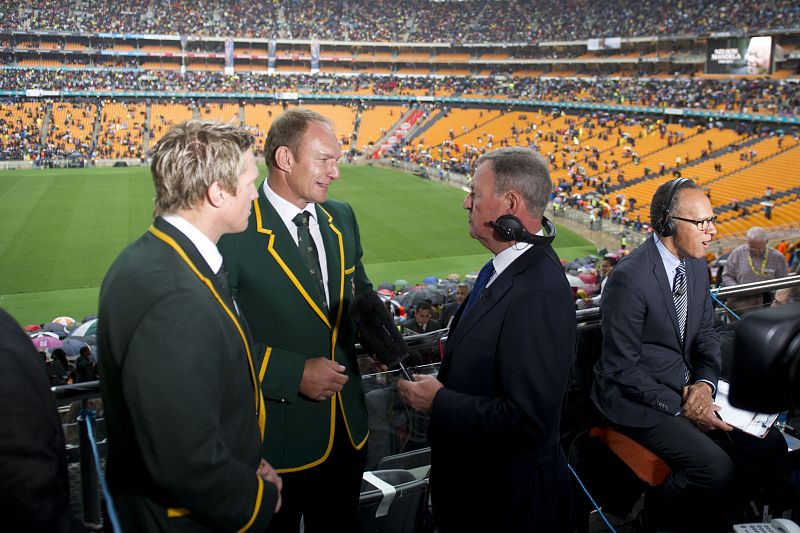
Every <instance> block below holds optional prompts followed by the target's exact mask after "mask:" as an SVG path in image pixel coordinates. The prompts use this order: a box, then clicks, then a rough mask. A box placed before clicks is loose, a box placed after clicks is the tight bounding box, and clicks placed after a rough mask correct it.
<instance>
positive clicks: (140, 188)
mask: <svg viewBox="0 0 800 533" xmlns="http://www.w3.org/2000/svg"><path fill="white" fill-rule="evenodd" d="M261 170H262V175H265V169H264V168H263V166H262V168H261ZM153 194H154V192H153V185H152V181H151V179H150V173H149V169H148V168H146V167H128V168H93V169H63V170H12V171H4V172H0V227H2V229H3V231H2V232H0V307H3V308H5V309H6V310H8V312H9V313H11V314H12V315H13V316H14V317H15V318H16V319H17V320H18V321H19V322H20V323H22V324H23V325H24V324H28V323H41V322H46V321H49V320H51V319H52V318H54V317H56V316H59V315H69V316H72V317H74V318H76V319H78V320H80V319H82V318H83V317H84V316H86V315H89V314H95V313H96V312H97V296H98V288H99V285H100V282H101V281H102V279H103V276H104V275H105V272H106V270H107V269H108V267H109V265H110V264H111V262H112V261H113V260H114V258H115V257H116V256H117V254H119V252H120V251H121V250H122V249H123V248H124V247H125V246H126V245H127V244H128V243H130V242H131V241H133V240H134V239H136V238H137V237H139V235H141V234H142V233H143V232H144V231H145V230H146V229H147V227H148V225H149V224H150V222H151V220H152V211H153ZM464 194H465V193H464V192H463V191H461V190H459V189H456V188H452V187H449V186H447V185H443V184H440V183H437V182H433V181H429V180H425V179H421V178H418V177H416V176H412V175H410V174H406V173H403V172H397V171H394V170H390V169H385V168H379V167H351V166H346V165H343V166H342V179H340V180H339V181H337V182H336V183H334V185H333V187H332V188H331V197H333V198H339V199H343V200H346V201H348V202H349V203H350V204H352V205H353V208H354V209H355V211H356V216H357V217H358V220H359V225H360V228H361V238H362V244H363V247H364V263H365V265H366V269H367V273H368V274H369V276H370V278H371V279H372V282H373V284H374V285H375V286H377V285H378V284H379V283H381V282H384V281H395V280H397V279H405V280H408V281H409V282H411V283H416V282H419V281H421V280H422V279H423V278H425V277H427V276H438V277H444V276H446V275H448V274H450V273H458V274H460V275H461V276H462V277H463V276H464V275H465V274H467V273H469V272H476V271H477V270H479V269H480V267H481V265H483V263H485V262H486V260H487V259H488V258H489V253H488V252H487V251H486V250H485V249H484V248H483V247H482V246H480V244H478V243H477V242H476V241H474V240H473V239H471V238H470V237H469V234H468V233H467V215H466V211H464V209H463V208H462V207H461V204H462V201H463V200H464ZM554 244H555V246H556V249H557V251H558V253H559V256H560V257H561V258H563V259H568V260H569V259H574V258H575V257H578V256H582V255H587V254H591V253H594V251H595V246H594V245H593V244H592V243H590V242H589V241H586V240H585V239H583V238H581V237H579V236H577V235H575V234H574V233H572V232H570V231H568V230H566V229H563V228H559V234H558V237H557V238H556V241H555V243H554Z"/></svg>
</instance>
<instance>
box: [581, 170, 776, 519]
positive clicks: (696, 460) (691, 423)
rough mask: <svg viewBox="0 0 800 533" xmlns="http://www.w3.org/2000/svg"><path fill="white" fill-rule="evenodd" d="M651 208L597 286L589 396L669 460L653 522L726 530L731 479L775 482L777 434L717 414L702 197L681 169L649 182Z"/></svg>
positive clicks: (707, 218) (651, 500)
mask: <svg viewBox="0 0 800 533" xmlns="http://www.w3.org/2000/svg"><path fill="white" fill-rule="evenodd" d="M650 217H651V220H652V224H653V228H654V229H655V234H654V236H653V237H652V238H650V239H648V240H647V241H646V242H645V243H644V244H642V245H641V246H639V247H638V248H637V249H636V250H634V251H633V252H632V253H631V254H630V255H629V256H628V257H626V258H624V259H623V260H622V261H620V262H619V264H618V265H617V267H616V268H615V269H614V271H613V272H612V274H611V276H610V277H609V279H608V283H607V284H606V287H605V290H604V291H603V299H602V300H601V303H600V309H601V311H602V315H603V322H602V331H603V353H602V356H601V358H600V360H599V361H598V363H597V365H596V366H595V384H594V388H593V390H592V399H593V400H594V403H595V404H596V405H597V407H598V408H599V409H600V411H601V413H602V414H603V415H604V416H605V417H606V418H607V419H608V420H609V421H610V422H611V423H612V424H613V425H614V426H615V427H616V428H617V429H619V430H620V431H621V432H622V433H624V434H626V435H628V436H629V437H631V438H633V439H634V440H636V441H637V442H639V443H641V444H642V445H644V446H645V447H646V448H648V449H650V450H651V451H653V452H654V453H655V454H656V455H658V456H659V457H661V458H662V459H663V460H664V461H665V462H666V463H667V464H668V465H669V467H670V468H671V470H672V472H671V474H670V475H669V476H668V477H667V479H666V480H665V481H664V483H663V484H662V485H661V486H659V487H657V488H656V489H655V490H654V491H652V492H651V493H649V494H648V503H647V504H646V506H645V510H646V512H647V513H648V516H647V519H648V520H650V517H651V516H652V518H653V520H654V522H655V524H651V525H656V524H657V525H659V526H661V527H670V528H675V529H678V530H681V531H683V530H685V529H688V530H697V531H706V532H709V531H729V530H730V519H731V517H730V512H729V511H727V510H726V509H725V503H726V498H729V497H730V496H731V493H730V492H729V489H731V488H735V487H737V486H741V487H746V486H747V483H748V482H749V483H754V482H758V481H759V480H767V483H769V482H773V483H777V477H776V476H777V475H778V468H779V465H780V462H781V458H782V456H783V455H784V454H785V453H786V444H785V443H784V442H783V438H782V437H781V435H780V434H779V433H777V432H776V431H772V432H770V433H769V434H768V435H767V438H765V439H764V440H763V441H762V440H760V439H757V438H755V437H752V436H750V435H747V434H745V433H742V432H740V431H732V429H733V428H731V426H729V425H728V424H726V423H725V422H723V421H722V420H721V419H720V418H718V417H717V416H716V411H717V410H718V407H717V406H716V405H715V404H714V394H715V393H716V387H717V379H718V377H719V372H720V342H719V336H718V335H717V332H716V331H715V330H714V314H713V309H712V306H711V299H710V297H709V293H708V289H709V283H708V273H707V269H706V262H705V259H704V257H705V253H706V251H707V250H708V246H709V243H710V242H711V239H712V238H713V237H714V235H715V234H716V228H715V226H714V222H715V219H716V217H715V216H714V213H713V211H712V209H711V203H710V202H709V200H708V198H707V197H706V195H705V194H704V193H703V191H702V190H701V189H699V188H698V187H697V186H696V185H695V184H694V182H692V180H689V179H685V178H678V179H676V180H673V181H671V182H667V183H664V184H663V185H661V186H660V187H659V188H658V190H657V191H656V193H655V194H654V195H653V200H652V203H651V207H650ZM745 465H746V466H745ZM761 476H763V477H761ZM732 481H733V482H734V484H733V487H732ZM734 495H738V493H734ZM654 509H656V510H659V509H660V513H656V514H655V515H651V514H650V511H653V510H654ZM658 514H660V515H661V516H658ZM667 514H668V515H669V516H668V517H667V516H666V515H667ZM665 518H669V519H671V520H672V523H669V524H667V523H664V520H665ZM692 528H694V529H692Z"/></svg>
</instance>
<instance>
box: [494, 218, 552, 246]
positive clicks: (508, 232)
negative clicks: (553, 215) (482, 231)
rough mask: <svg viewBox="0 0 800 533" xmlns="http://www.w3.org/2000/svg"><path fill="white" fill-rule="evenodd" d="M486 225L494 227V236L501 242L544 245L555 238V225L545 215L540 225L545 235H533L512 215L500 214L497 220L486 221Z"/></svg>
mask: <svg viewBox="0 0 800 533" xmlns="http://www.w3.org/2000/svg"><path fill="white" fill-rule="evenodd" d="M486 225H487V226H489V227H491V228H494V232H495V236H496V237H497V239H498V240H500V241H503V242H511V241H516V242H526V243H529V244H538V245H540V246H541V245H545V244H551V243H552V242H553V239H555V238H556V227H555V226H554V225H553V223H552V222H550V221H549V220H547V217H542V227H543V228H544V231H545V233H546V235H545V236H541V235H533V234H531V233H529V232H528V230H527V229H525V225H524V224H523V223H522V221H521V220H520V219H518V218H517V217H515V216H514V215H502V216H500V217H498V218H497V220H491V221H489V222H487V223H486Z"/></svg>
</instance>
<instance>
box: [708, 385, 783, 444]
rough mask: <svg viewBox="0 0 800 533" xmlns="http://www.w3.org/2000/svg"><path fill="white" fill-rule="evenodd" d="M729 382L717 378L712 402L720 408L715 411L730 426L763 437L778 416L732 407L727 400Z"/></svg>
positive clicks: (776, 414)
mask: <svg viewBox="0 0 800 533" xmlns="http://www.w3.org/2000/svg"><path fill="white" fill-rule="evenodd" d="M729 390H730V384H729V383H728V382H727V381H723V380H719V383H717V397H716V399H715V400H714V403H715V404H717V405H718V406H720V407H721V408H722V409H720V410H719V411H717V413H718V414H719V416H720V418H722V420H723V421H724V422H726V423H728V424H730V425H731V426H733V427H735V428H737V429H740V430H742V431H744V432H745V433H749V434H751V435H755V436H756V437H763V436H764V435H766V434H767V431H769V428H771V427H772V424H774V423H775V420H777V418H778V413H775V414H766V413H755V412H753V411H745V410H744V409H739V408H738V407H734V406H732V405H731V404H730V402H728V391H729Z"/></svg>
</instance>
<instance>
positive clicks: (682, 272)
mask: <svg viewBox="0 0 800 533" xmlns="http://www.w3.org/2000/svg"><path fill="white" fill-rule="evenodd" d="M672 299H673V300H674V301H675V314H676V315H678V327H679V329H680V333H681V343H683V338H684V336H685V335H686V312H687V301H688V297H687V295H686V264H685V263H684V262H683V261H682V260H681V262H680V263H679V264H678V268H676V269H675V281H674V283H673V284H672Z"/></svg>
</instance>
